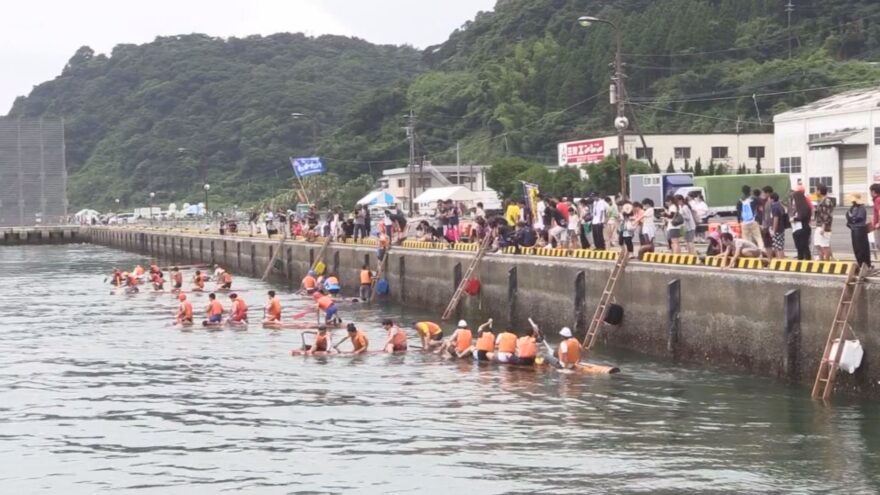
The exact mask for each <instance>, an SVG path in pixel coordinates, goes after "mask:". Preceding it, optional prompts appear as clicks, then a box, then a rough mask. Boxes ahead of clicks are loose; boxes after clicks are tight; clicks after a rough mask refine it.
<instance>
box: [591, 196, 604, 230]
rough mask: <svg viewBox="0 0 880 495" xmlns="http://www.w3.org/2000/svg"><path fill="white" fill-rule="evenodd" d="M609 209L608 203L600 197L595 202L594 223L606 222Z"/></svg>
mask: <svg viewBox="0 0 880 495" xmlns="http://www.w3.org/2000/svg"><path fill="white" fill-rule="evenodd" d="M607 211H608V203H606V202H605V200H604V199H600V200H598V201H596V202H594V203H593V224H594V225H595V224H599V223H605V214H606V212H607Z"/></svg>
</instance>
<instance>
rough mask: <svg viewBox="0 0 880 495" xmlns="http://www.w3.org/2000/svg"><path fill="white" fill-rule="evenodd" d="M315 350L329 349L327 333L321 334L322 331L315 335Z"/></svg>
mask: <svg viewBox="0 0 880 495" xmlns="http://www.w3.org/2000/svg"><path fill="white" fill-rule="evenodd" d="M312 350H315V351H322V352H323V351H326V350H327V334H326V333H325V334H324V335H321V334H320V333H319V334H318V335H316V336H315V346H314V347H313V348H312Z"/></svg>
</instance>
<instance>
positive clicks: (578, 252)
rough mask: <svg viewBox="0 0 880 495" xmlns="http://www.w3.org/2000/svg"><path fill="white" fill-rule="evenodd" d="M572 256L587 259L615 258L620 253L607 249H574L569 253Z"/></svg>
mask: <svg viewBox="0 0 880 495" xmlns="http://www.w3.org/2000/svg"><path fill="white" fill-rule="evenodd" d="M571 255H572V257H573V258H580V259H588V260H611V261H613V260H616V259H617V257H618V256H619V255H620V253H619V252H618V251H607V250H597V249H575V250H574V251H572V253H571Z"/></svg>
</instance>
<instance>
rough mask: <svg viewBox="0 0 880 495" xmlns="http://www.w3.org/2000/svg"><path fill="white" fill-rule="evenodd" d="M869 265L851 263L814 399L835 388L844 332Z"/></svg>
mask: <svg viewBox="0 0 880 495" xmlns="http://www.w3.org/2000/svg"><path fill="white" fill-rule="evenodd" d="M868 271H869V268H868V267H867V265H861V266H856V265H855V264H853V265H851V266H850V268H849V271H848V272H847V276H846V284H845V285H844V286H843V292H842V293H841V294H840V302H838V303H837V311H836V312H835V313H834V320H832V322H831V330H830V331H829V332H828V340H827V341H826V342H825V351H824V352H823V353H822V361H821V362H819V371H818V372H817V373H816V381H815V383H813V393H812V397H813V399H822V400H827V399H828V398H830V397H831V392H832V391H833V390H834V380H835V378H837V371H838V370H839V369H840V358H841V356H843V347H844V344H845V342H846V341H845V340H844V334H845V333H846V330H847V328H849V318H850V315H852V311H853V302H854V301H855V299H856V298H857V297H858V295H859V290H860V289H861V288H862V282H863V281H864V277H863V276H862V274H863V273H865V274H867V272H868ZM835 342H836V343H837V350H836V352H835V353H834V355H833V356H832V355H831V349H832V348H833V347H834V344H835Z"/></svg>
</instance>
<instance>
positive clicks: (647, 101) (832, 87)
mask: <svg viewBox="0 0 880 495" xmlns="http://www.w3.org/2000/svg"><path fill="white" fill-rule="evenodd" d="M876 83H877V81H876V80H875V81H856V82H849V83H843V84H836V85H833V86H819V87H815V88H805V89H793V90H791V91H774V92H771V93H754V94H750V95H735V96H719V97H715V98H687V99H680V100H665V99H658V98H652V99H640V98H634V99H633V100H631V103H632V104H636V103H697V102H707V101H726V100H739V99H742V98H752V97H755V96H756V97H759V98H761V97H764V96H779V95H788V94H794V93H808V92H811V91H821V90H826V89H836V88H844V87H848V86H860V85H867V84H876Z"/></svg>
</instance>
